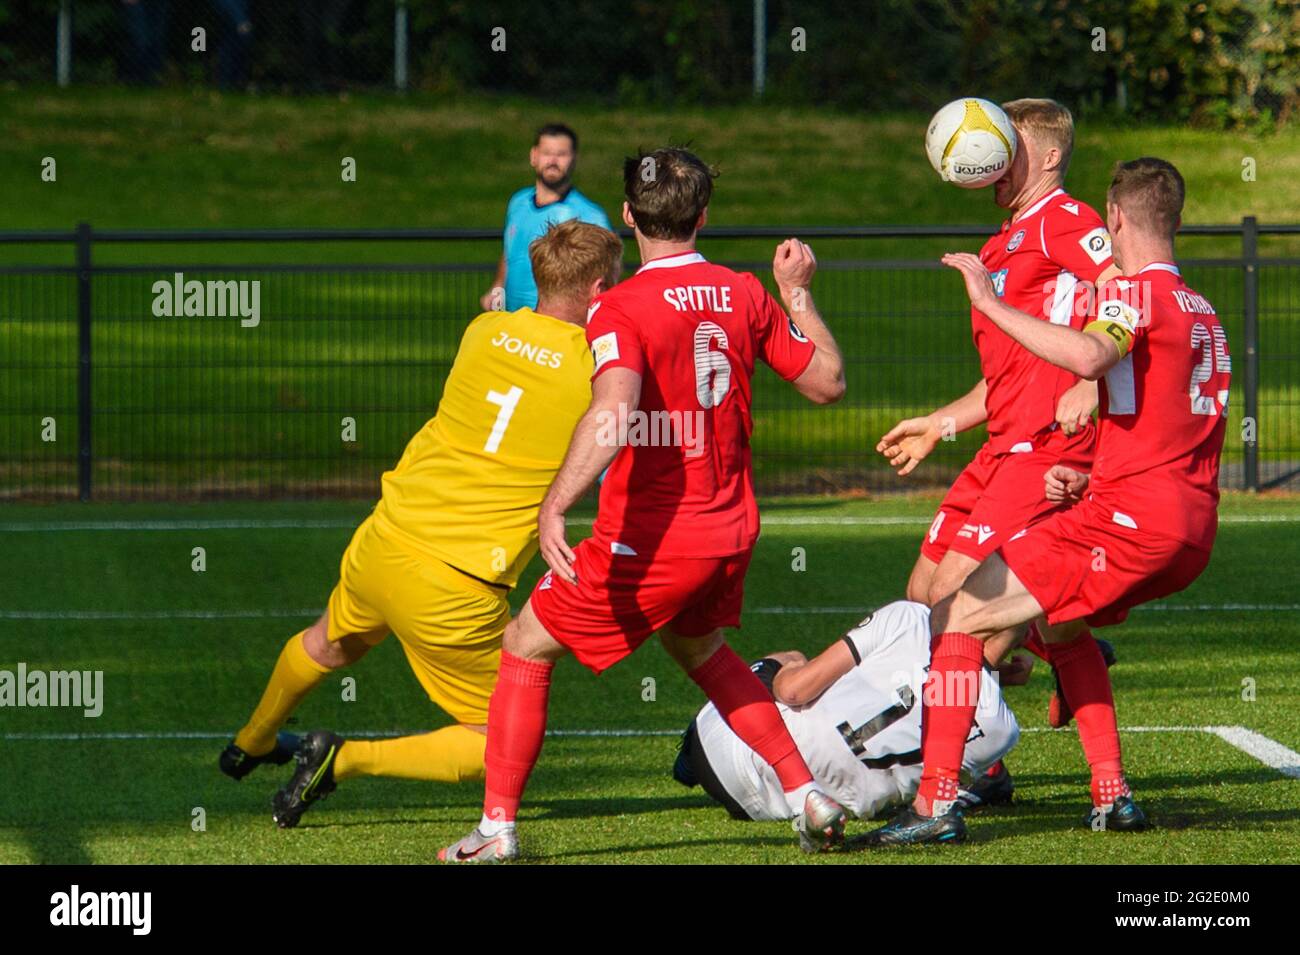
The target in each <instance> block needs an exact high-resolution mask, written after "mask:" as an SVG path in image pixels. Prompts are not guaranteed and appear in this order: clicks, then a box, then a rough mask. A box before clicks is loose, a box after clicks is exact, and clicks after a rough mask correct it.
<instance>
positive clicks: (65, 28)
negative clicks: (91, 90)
mask: <svg viewBox="0 0 1300 955" xmlns="http://www.w3.org/2000/svg"><path fill="white" fill-rule="evenodd" d="M54 78H55V81H56V82H57V83H58V84H59V85H60V86H67V85H68V83H70V82H71V81H72V0H59V18H58V21H57V25H56V26H55V29H54Z"/></svg>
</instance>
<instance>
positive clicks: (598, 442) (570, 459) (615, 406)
mask: <svg viewBox="0 0 1300 955" xmlns="http://www.w3.org/2000/svg"><path fill="white" fill-rule="evenodd" d="M640 401H641V376H640V375H638V374H637V373H636V372H634V371H632V370H630V369H628V368H610V369H609V370H607V371H606V372H605V373H604V374H603V375H601V376H600V377H598V378H597V379H596V380H595V382H594V383H593V384H592V386H591V404H590V406H588V408H587V413H586V414H584V415H583V416H582V418H581V419H580V420H579V421H578V425H577V427H576V428H574V429H573V437H572V438H571V439H570V440H569V450H568V451H567V452H566V453H565V455H564V463H563V464H561V465H560V470H559V472H558V473H557V474H556V475H555V480H554V481H552V482H551V489H550V490H549V491H547V492H546V497H545V498H543V499H542V507H541V510H539V511H538V513H537V535H538V545H539V548H540V550H541V552H542V557H543V559H545V561H546V563H547V564H548V565H549V566H550V568H551V570H553V571H555V573H556V574H558V575H559V576H560V577H562V578H564V579H565V580H567V581H568V582H569V583H571V584H574V583H577V582H578V577H577V575H576V574H575V573H574V572H573V551H572V550H570V549H569V544H568V542H567V541H566V540H565V537H564V515H565V514H567V513H568V512H569V509H570V508H571V507H573V505H574V504H576V503H577V502H578V499H579V498H581V497H582V495H583V494H585V493H587V488H589V487H591V485H592V484H594V483H595V481H596V478H598V477H599V476H600V474H601V472H603V471H604V470H605V468H607V467H609V465H610V462H611V461H613V460H614V456H615V455H616V454H618V449H619V448H620V447H621V446H622V437H623V436H622V435H621V434H620V433H619V429H618V422H619V421H626V420H627V416H628V415H629V414H630V413H631V412H633V411H635V410H636V409H637V405H638V404H639V403H640ZM620 411H621V412H622V414H621V415H620Z"/></svg>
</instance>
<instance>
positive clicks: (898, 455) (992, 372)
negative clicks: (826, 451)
mask: <svg viewBox="0 0 1300 955" xmlns="http://www.w3.org/2000/svg"><path fill="white" fill-rule="evenodd" d="M1003 108H1004V109H1005V110H1006V112H1007V116H1008V117H1009V118H1010V119H1011V123H1012V126H1013V127H1014V128H1015V131H1016V138H1017V142H1018V144H1019V148H1017V150H1016V154H1015V159H1014V161H1013V162H1012V163H1011V165H1010V167H1009V168H1008V169H1007V172H1006V175H1004V176H1003V177H1002V178H1001V179H999V180H998V181H997V182H996V183H994V185H993V198H994V201H995V202H996V203H997V204H998V205H999V206H1001V207H1002V208H1004V209H1007V210H1008V211H1010V213H1011V217H1010V218H1009V219H1007V220H1006V221H1005V222H1003V223H1002V228H1001V229H1000V230H999V231H998V233H997V234H995V235H994V236H993V237H992V238H990V239H989V240H988V241H987V242H985V243H984V247H983V248H982V249H980V253H979V257H980V260H981V262H983V264H984V267H985V268H986V269H987V270H988V271H989V272H990V273H991V275H992V282H993V287H994V290H995V291H996V293H997V297H998V300H999V301H1000V302H1002V303H1004V304H1007V305H1010V306H1011V307H1013V308H1016V309H1019V310H1020V311H1022V312H1024V313H1026V314H1028V315H1031V316H1033V317H1034V318H1037V319H1040V320H1042V321H1044V322H1050V323H1051V324H1053V325H1060V326H1062V327H1067V328H1073V329H1077V330H1081V329H1082V328H1083V327H1084V325H1085V324H1087V323H1088V321H1089V320H1090V318H1091V316H1092V315H1093V314H1094V313H1095V311H1096V299H1097V295H1096V289H1097V287H1098V286H1099V285H1101V284H1102V283H1104V282H1106V281H1107V280H1109V279H1110V278H1112V277H1114V276H1116V275H1118V274H1119V270H1118V269H1117V268H1116V267H1115V264H1114V262H1113V260H1112V257H1111V242H1110V236H1109V235H1108V234H1107V232H1106V227H1105V225H1104V224H1103V223H1102V221H1101V217H1100V216H1099V215H1097V213H1096V212H1095V211H1094V210H1093V209H1092V208H1091V207H1090V206H1089V205H1088V204H1087V203H1084V202H1080V201H1079V200H1078V199H1075V198H1074V197H1072V196H1070V195H1069V194H1068V193H1066V192H1065V188H1064V185H1065V174H1066V171H1067V170H1068V168H1069V163H1070V156H1071V153H1072V152H1073V150H1074V121H1073V118H1072V117H1071V115H1070V111H1069V110H1068V109H1066V108H1065V107H1064V106H1062V105H1061V104H1059V103H1056V102H1054V101H1052V100H1048V99H1019V100H1014V101H1012V102H1009V103H1004V104H1003ZM971 332H972V338H973V339H974V342H975V347H976V349H977V350H978V352H979V356H980V369H981V371H982V373H983V377H982V378H981V379H980V381H979V383H978V384H976V386H975V387H974V388H973V389H972V390H971V391H970V392H969V393H967V394H966V395H965V396H963V397H961V398H959V399H957V400H956V401H954V402H952V403H951V404H948V405H945V406H944V407H942V408H939V409H938V410H936V411H934V412H933V413H932V414H930V415H927V416H925V417H922V418H910V419H907V420H905V421H901V422H899V423H898V424H897V425H895V426H894V428H893V429H892V430H891V431H889V433H888V434H886V435H885V436H884V437H883V438H881V440H880V443H879V444H878V445H877V446H876V449H877V450H878V451H880V452H881V453H882V454H883V455H884V456H885V457H886V458H887V459H888V460H889V462H890V464H891V465H892V466H893V467H894V468H895V469H896V470H897V471H898V473H899V475H900V476H901V475H907V474H910V473H911V472H912V471H913V470H914V469H915V468H916V466H917V465H918V464H919V463H920V462H921V461H922V460H924V459H925V458H926V456H928V455H929V454H930V452H931V451H933V450H934V448H935V446H936V445H937V444H938V443H939V441H940V440H942V439H944V438H945V437H947V438H948V439H949V440H951V439H952V437H953V436H954V435H955V434H957V433H958V432H961V431H966V430H969V429H970V428H974V427H976V426H978V425H980V424H985V423H987V425H988V440H987V441H985V443H984V446H983V447H981V448H980V450H979V452H978V453H977V454H976V455H975V458H974V460H972V461H971V462H970V463H969V464H968V465H967V466H966V468H965V470H963V471H962V473H961V474H960V475H959V476H958V478H957V480H956V481H955V482H954V483H953V485H952V488H951V490H949V492H948V494H947V496H945V498H944V500H943V502H942V503H941V504H940V505H939V510H938V512H937V513H936V514H935V517H934V522H933V523H932V524H931V525H930V530H929V533H928V534H927V535H926V537H925V539H924V540H923V541H922V543H921V553H920V556H919V557H918V558H917V561H916V566H915V567H914V568H913V569H912V575H911V578H910V579H909V580H908V583H907V596H908V598H909V599H911V600H919V601H921V602H923V603H925V604H928V605H929V606H931V607H933V606H935V605H936V604H937V603H938V602H939V601H940V600H942V599H943V598H944V597H947V596H949V595H950V594H952V593H953V592H955V591H956V590H957V588H958V587H960V586H961V584H962V581H964V580H965V579H966V577H967V576H968V575H969V574H970V573H971V571H973V570H974V569H975V568H976V567H978V566H979V565H980V563H981V562H982V561H983V560H984V559H985V558H986V557H988V555H989V554H991V553H993V552H994V551H995V550H996V549H997V548H999V547H1001V546H1002V545H1003V544H1004V543H1006V541H1007V540H1008V539H1009V538H1010V537H1011V535H1012V534H1015V533H1016V532H1017V531H1020V530H1022V529H1023V528H1025V527H1028V526H1029V525H1030V524H1032V523H1033V522H1035V521H1039V520H1042V519H1043V518H1044V517H1046V516H1048V515H1049V514H1052V513H1054V512H1056V511H1059V510H1062V509H1064V508H1065V507H1068V506H1069V504H1068V502H1061V501H1059V500H1056V501H1054V500H1050V499H1048V498H1045V497H1044V495H1043V475H1044V474H1045V473H1046V472H1047V471H1049V470H1050V469H1051V468H1053V467H1055V466H1057V465H1063V466H1066V467H1069V468H1071V469H1073V470H1077V471H1085V472H1086V471H1088V470H1090V469H1091V467H1092V456H1093V446H1094V443H1095V439H1096V429H1095V427H1094V426H1093V422H1092V412H1093V409H1094V408H1095V407H1096V404H1097V386H1096V384H1095V383H1094V382H1091V381H1088V380H1086V379H1082V380H1081V379H1079V378H1078V377H1077V376H1076V375H1074V374H1073V373H1071V372H1070V371H1069V370H1068V369H1063V368H1060V367H1057V366H1055V365H1053V364H1051V363H1050V362H1047V361H1044V360H1043V359H1042V358H1040V357H1039V356H1038V355H1035V354H1034V353H1032V352H1030V351H1029V350H1027V349H1024V348H1021V347H1020V346H1019V345H1018V344H1017V343H1016V342H1014V341H1013V340H1012V339H1010V338H1008V337H1007V336H1006V335H1005V334H1003V333H1002V331H1001V330H1000V329H999V328H998V326H997V325H996V324H995V323H994V322H993V321H992V319H990V318H989V316H987V315H985V314H984V313H983V312H981V311H980V310H979V309H978V308H975V307H972V308H971ZM1023 639H1024V646H1025V648H1026V649H1028V650H1030V651H1031V652H1033V653H1035V654H1037V655H1038V656H1039V657H1041V658H1042V659H1044V660H1047V662H1048V663H1051V662H1052V660H1051V659H1050V654H1049V653H1048V651H1047V648H1046V646H1045V645H1044V644H1043V642H1042V640H1041V637H1040V635H1039V634H1038V633H1037V631H1036V630H1034V629H1033V627H1032V626H1031V627H1030V630H1029V633H1028V636H1027V637H1024V638H1023ZM1110 659H1111V660H1112V662H1113V657H1111V658H1110ZM988 662H989V663H990V664H994V665H996V664H997V663H998V661H997V660H994V659H992V658H990V659H989V661H988ZM1057 683H1058V689H1057V692H1054V693H1053V694H1052V699H1051V702H1050V703H1049V706H1048V722H1049V723H1050V724H1051V725H1052V726H1065V725H1066V724H1068V723H1069V722H1070V720H1071V718H1072V715H1073V712H1072V709H1071V707H1070V705H1069V701H1068V699H1067V697H1066V695H1065V694H1064V693H1062V692H1060V689H1061V688H1060V681H1059V680H1058V681H1057ZM1079 737H1080V739H1081V740H1082V741H1083V742H1084V749H1085V751H1086V752H1091V753H1098V754H1101V758H1103V759H1105V760H1106V761H1107V762H1118V761H1119V760H1120V758H1121V757H1120V748H1119V746H1120V744H1119V734H1118V733H1117V732H1116V722H1115V713H1114V709H1113V707H1111V706H1109V704H1108V703H1107V702H1105V701H1097V702H1095V703H1094V705H1092V706H1091V707H1090V708H1089V710H1088V712H1087V714H1086V715H1085V718H1082V719H1080V721H1079Z"/></svg>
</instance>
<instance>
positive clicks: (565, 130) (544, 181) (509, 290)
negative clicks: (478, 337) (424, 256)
mask: <svg viewBox="0 0 1300 955" xmlns="http://www.w3.org/2000/svg"><path fill="white" fill-rule="evenodd" d="M577 161H578V136H577V134H576V133H575V132H574V131H573V130H572V129H570V128H569V127H568V126H565V125H564V124H563V123H549V124H547V125H545V126H543V127H542V128H541V129H539V130H538V131H537V139H536V141H535V142H534V144H533V148H532V149H531V150H530V151H529V153H528V162H529V165H531V166H532V167H533V170H534V171H535V172H536V173H537V181H536V182H535V183H534V184H533V185H531V186H527V187H525V188H523V189H520V190H519V191H518V192H516V193H515V194H514V195H513V196H511V197H510V202H509V203H508V204H507V205H506V226H505V243H504V248H503V250H502V254H501V261H500V263H499V264H498V265H497V274H496V278H495V279H493V282H492V288H490V289H488V290H487V291H486V292H484V293H483V297H482V298H481V299H480V304H481V305H482V307H483V310H484V311H485V312H490V311H501V310H504V311H507V312H513V311H514V310H515V309H518V308H523V307H524V306H527V307H529V308H533V307H535V306H536V305H537V285H536V283H534V282H533V266H532V262H531V261H530V260H529V258H528V246H529V244H530V243H531V242H532V241H533V240H534V239H536V238H538V237H539V236H540V235H542V233H544V232H545V231H546V230H547V228H548V227H549V226H550V225H551V224H552V223H556V222H566V221H568V220H569V219H581V220H582V221H583V222H590V223H592V224H593V225H598V226H604V227H605V228H606V229H608V228H609V219H608V218H606V216H605V212H604V210H602V209H601V208H600V206H598V205H596V204H595V203H594V202H592V201H591V200H590V199H588V198H587V197H586V196H584V195H583V194H582V193H580V192H579V191H578V190H577V189H575V188H574V186H573V181H572V176H573V167H574V165H575V164H576V163H577Z"/></svg>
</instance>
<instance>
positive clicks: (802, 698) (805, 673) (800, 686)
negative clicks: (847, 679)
mask: <svg viewBox="0 0 1300 955" xmlns="http://www.w3.org/2000/svg"><path fill="white" fill-rule="evenodd" d="M855 662H856V661H855V660H854V659H853V652H852V651H851V650H849V648H848V645H847V644H845V642H844V641H843V640H836V641H835V642H834V643H833V644H831V645H830V646H829V647H827V648H826V649H825V650H823V651H822V652H821V653H819V654H818V655H817V656H816V657H814V658H813V659H811V660H807V661H805V662H803V663H799V662H797V661H792V662H790V663H787V664H786V665H784V666H782V667H781V669H780V670H778V671H777V674H776V679H775V680H773V681H772V692H773V693H774V694H775V696H776V698H777V699H778V700H780V701H781V702H782V703H784V704H785V705H786V706H805V705H807V704H809V703H811V702H812V701H813V700H815V699H817V697H819V696H821V695H822V694H823V693H825V692H826V689H827V687H829V686H830V685H831V684H832V683H834V682H835V681H836V680H838V679H839V678H840V677H842V676H843V675H844V674H846V673H848V672H849V671H850V670H851V669H853V665H854V663H855Z"/></svg>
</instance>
